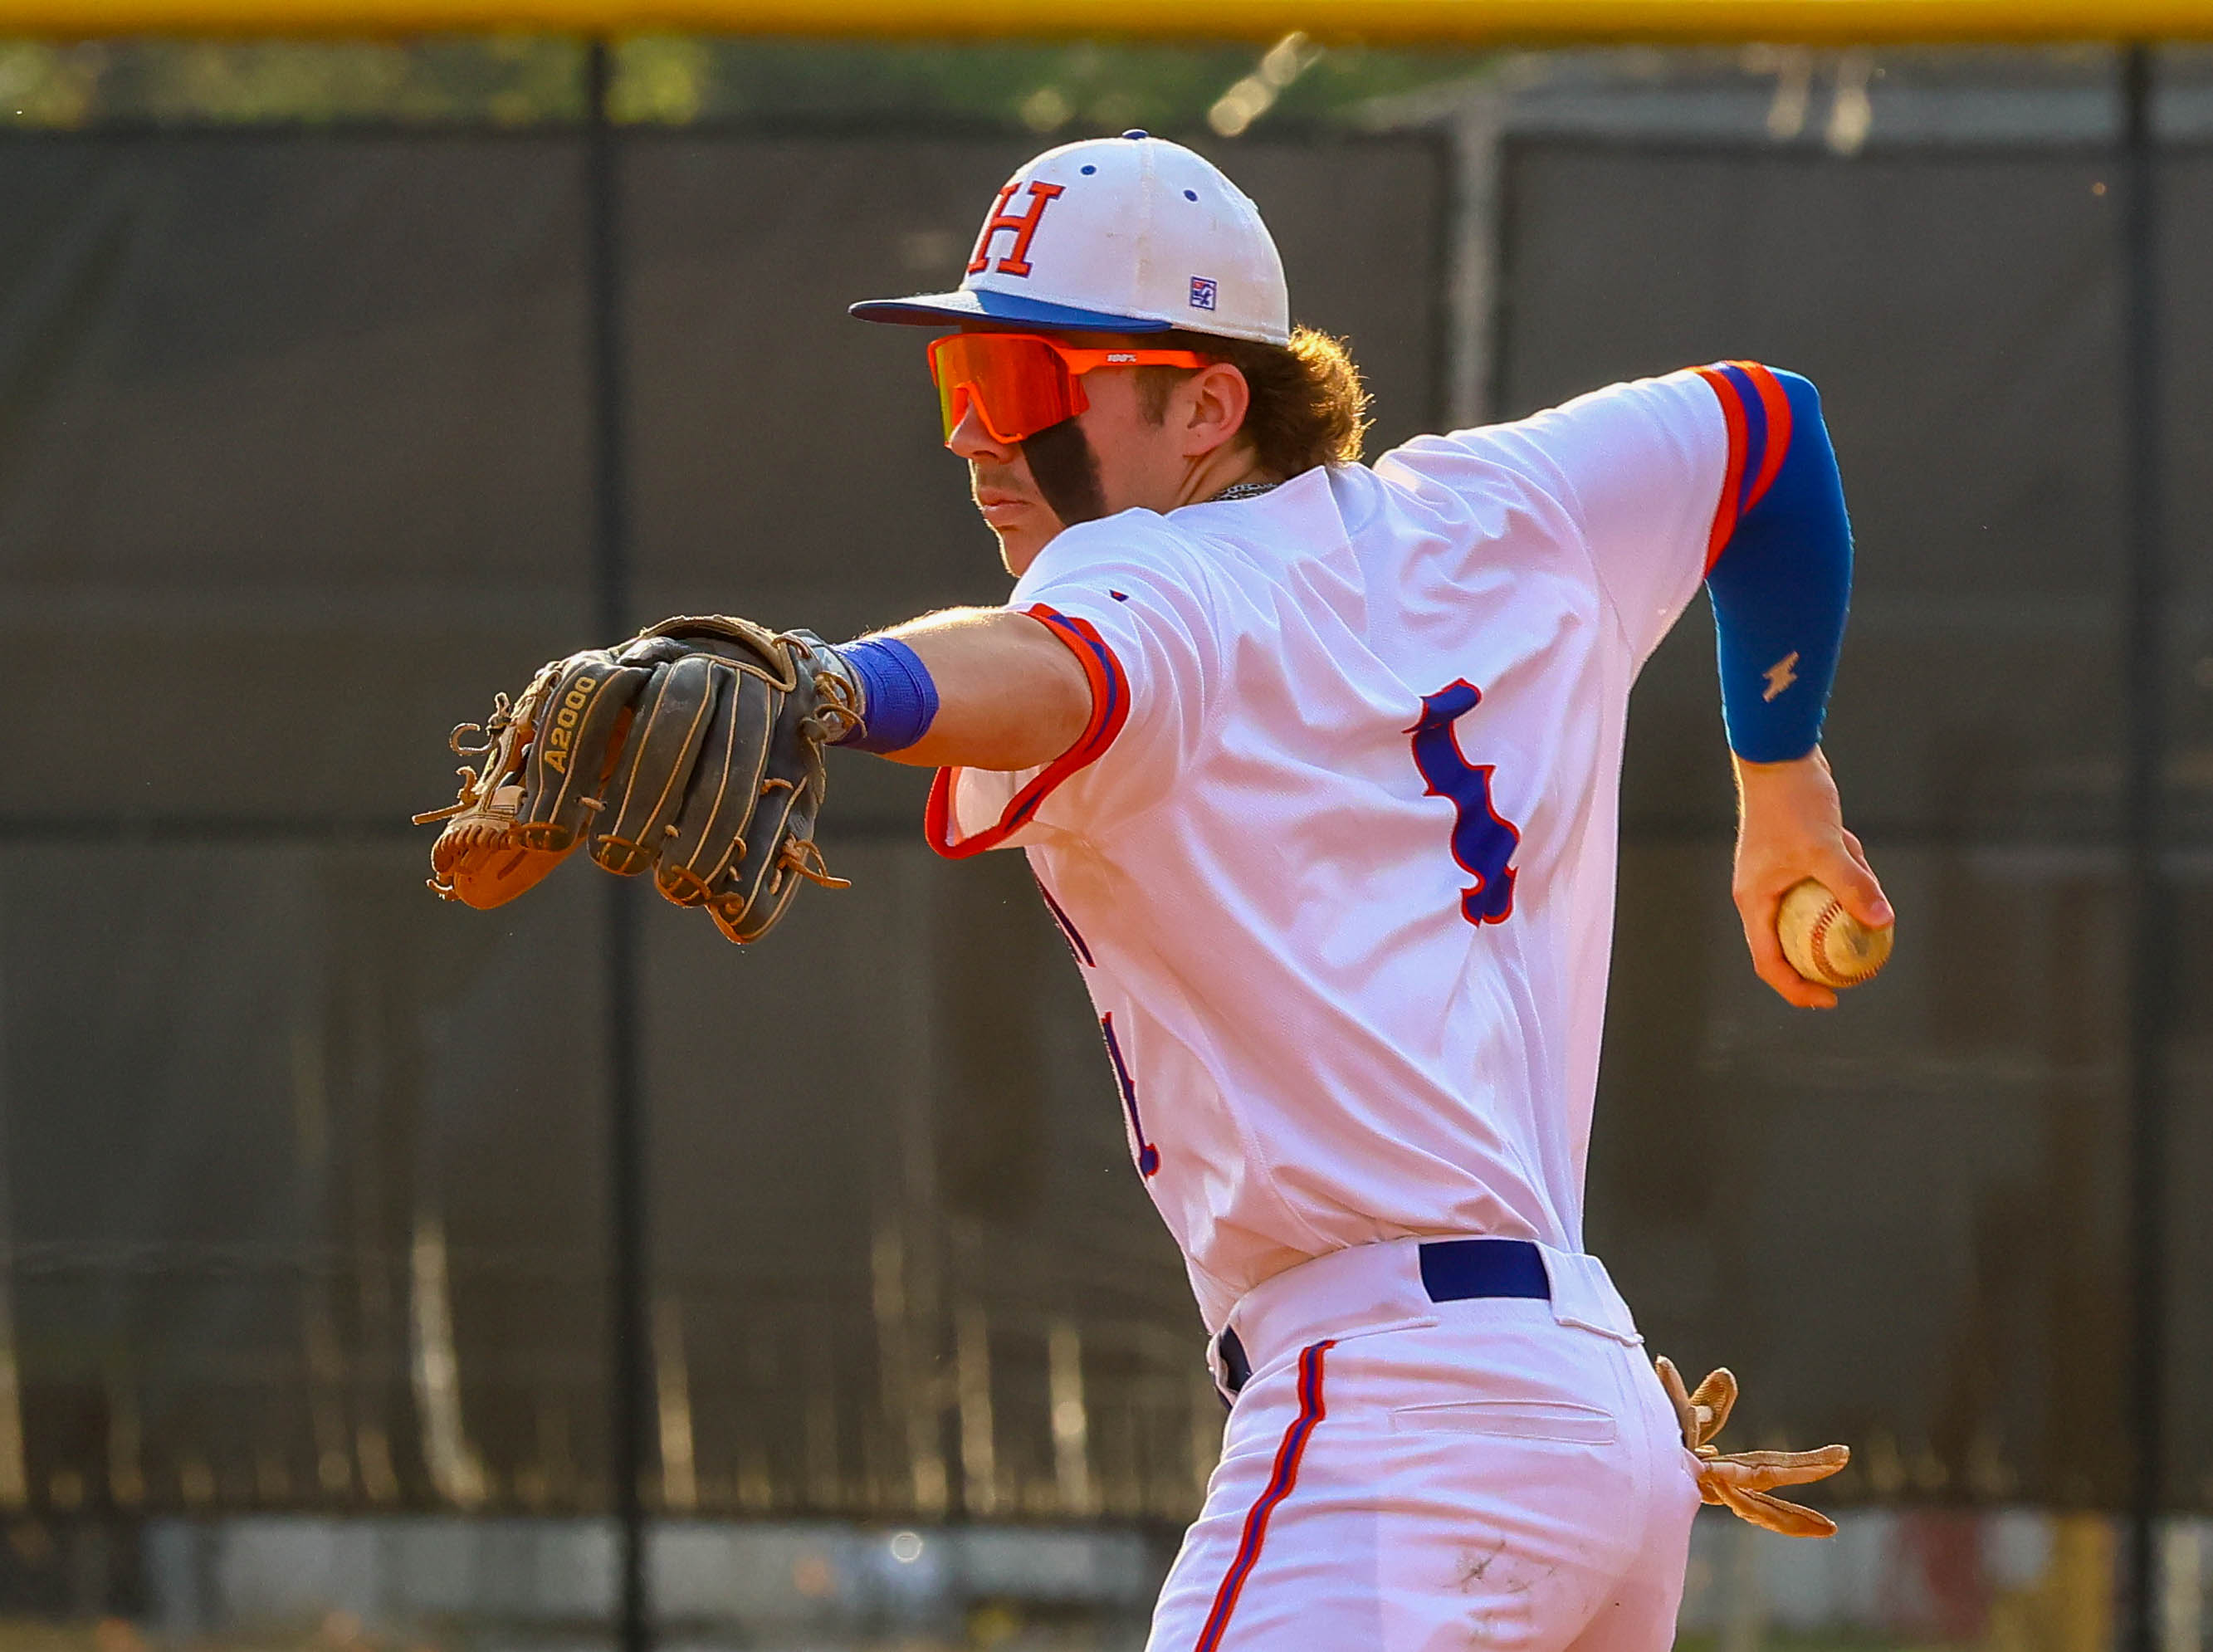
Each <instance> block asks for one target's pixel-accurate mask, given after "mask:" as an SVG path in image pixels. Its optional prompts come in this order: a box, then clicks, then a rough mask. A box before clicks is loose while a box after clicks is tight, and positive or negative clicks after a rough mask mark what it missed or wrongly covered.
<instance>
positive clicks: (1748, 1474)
mask: <svg viewBox="0 0 2213 1652" xmlns="http://www.w3.org/2000/svg"><path fill="white" fill-rule="evenodd" d="M1652 1364H1653V1369H1655V1370H1657V1371H1658V1372H1659V1373H1660V1386H1661V1387H1663V1388H1665V1389H1666V1390H1667V1399H1668V1403H1669V1404H1671V1405H1673V1406H1674V1408H1675V1418H1676V1421H1678V1422H1679V1423H1681V1424H1682V1427H1683V1444H1684V1445H1685V1446H1686V1448H1689V1450H1690V1453H1691V1454H1692V1456H1694V1457H1696V1458H1697V1459H1698V1496H1699V1497H1702V1498H1704V1500H1705V1501H1706V1502H1708V1503H1714V1504H1716V1505H1718V1506H1720V1507H1722V1508H1725V1509H1728V1511H1729V1512H1730V1513H1731V1514H1733V1515H1735V1516H1736V1517H1737V1518H1738V1519H1739V1520H1748V1521H1751V1522H1752V1523H1753V1525H1754V1526H1763V1527H1766V1528H1767V1529H1768V1530H1769V1531H1771V1532H1779V1533H1782V1534H1783V1536H1784V1537H1833V1536H1835V1535H1836V1531H1837V1523H1836V1521H1832V1520H1831V1519H1830V1518H1829V1517H1828V1516H1827V1515H1824V1514H1820V1513H1819V1512H1817V1511H1816V1510H1814V1509H1808V1508H1805V1507H1803V1506H1802V1505H1801V1504H1799V1503H1785V1502H1784V1501H1783V1499H1782V1498H1780V1497H1770V1496H1768V1491H1769V1490H1770V1489H1771V1488H1772V1487H1775V1486H1778V1485H1804V1484H1807V1483H1808V1481H1812V1480H1826V1479H1827V1478H1829V1476H1830V1475H1832V1474H1833V1473H1835V1472H1837V1471H1838V1469H1840V1468H1842V1467H1843V1466H1844V1465H1845V1464H1846V1463H1849V1462H1850V1461H1851V1460H1852V1454H1851V1450H1850V1448H1849V1447H1846V1446H1823V1447H1822V1448H1820V1450H1819V1451H1738V1452H1731V1453H1729V1454H1727V1455H1726V1456H1725V1455H1723V1454H1722V1451H1721V1448H1719V1447H1717V1446H1716V1445H1715V1444H1714V1443H1713V1439H1714V1436H1716V1435H1717V1434H1719V1433H1720V1432H1721V1431H1722V1424H1723V1423H1727V1422H1728V1417H1729V1412H1730V1411H1733V1410H1734V1408H1735V1406H1736V1378H1735V1377H1734V1376H1733V1375H1730V1374H1729V1371H1728V1369H1727V1368H1726V1367H1724V1368H1723V1369H1721V1370H1718V1371H1709V1372H1708V1373H1707V1374H1706V1380H1705V1381H1703V1382H1701V1383H1700V1384H1698V1391H1697V1392H1696V1393H1685V1392H1684V1388H1683V1374H1682V1373H1681V1372H1680V1371H1678V1370H1677V1369H1675V1362H1673V1360H1671V1359H1667V1358H1666V1357H1664V1356H1663V1357H1661V1358H1659V1359H1655V1360H1654V1361H1653V1362H1652Z"/></svg>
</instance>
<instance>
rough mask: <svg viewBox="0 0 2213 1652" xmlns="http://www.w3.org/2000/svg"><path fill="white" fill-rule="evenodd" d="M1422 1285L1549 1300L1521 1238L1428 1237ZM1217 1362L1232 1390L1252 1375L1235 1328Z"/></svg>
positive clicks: (1434, 1294) (1536, 1262)
mask: <svg viewBox="0 0 2213 1652" xmlns="http://www.w3.org/2000/svg"><path fill="white" fill-rule="evenodd" d="M1421 1260H1422V1289H1424V1290H1425V1291H1427V1292H1429V1294H1430V1301H1433V1302H1465V1301H1471V1300H1472V1299H1473V1298H1475V1297H1478V1296H1521V1297H1527V1298H1529V1299H1531V1300H1533V1301H1539V1302H1548V1301H1552V1281H1551V1280H1550V1279H1549V1278H1547V1277H1545V1259H1544V1256H1543V1254H1542V1253H1540V1252H1539V1250H1538V1249H1537V1247H1535V1246H1534V1245H1533V1244H1531V1243H1530V1242H1529V1241H1527V1240H1526V1239H1432V1240H1430V1241H1427V1242H1426V1243H1424V1245H1423V1246H1422V1247H1421ZM1214 1346H1215V1352H1216V1354H1217V1355H1218V1356H1220V1358H1221V1361H1222V1387H1224V1388H1225V1389H1226V1390H1228V1393H1232V1394H1235V1393H1237V1392H1238V1391H1239V1390H1241V1388H1243V1387H1244V1386H1245V1385H1246V1383H1247V1381H1250V1380H1251V1378H1252V1375H1253V1362H1252V1361H1251V1360H1250V1359H1248V1358H1247V1357H1246V1354H1245V1344H1243V1343H1241V1342H1240V1341H1238V1339H1237V1333H1236V1332H1235V1331H1224V1332H1222V1335H1221V1336H1220V1337H1218V1338H1216V1339H1215V1344H1214Z"/></svg>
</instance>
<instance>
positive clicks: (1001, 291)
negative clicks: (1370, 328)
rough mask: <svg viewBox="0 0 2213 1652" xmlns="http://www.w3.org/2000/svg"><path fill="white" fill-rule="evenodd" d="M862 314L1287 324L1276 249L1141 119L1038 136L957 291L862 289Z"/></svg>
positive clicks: (1077, 326) (1202, 171) (1032, 323)
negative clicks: (1107, 133) (876, 292)
mask: <svg viewBox="0 0 2213 1652" xmlns="http://www.w3.org/2000/svg"><path fill="white" fill-rule="evenodd" d="M852 313H853V314H855V315H857V316H859V317H860V318H861V319H862V320H864V321H904V322H908V323H910V324H912V325H916V326H947V325H948V324H951V323H956V322H961V321H1000V322H1007V323H1011V324H1014V325H1016V326H1027V327H1037V328H1068V329H1071V330H1076V331H1082V332H1167V330H1168V329H1169V328H1171V327H1180V328H1182V329H1184V330H1185V331H1186V332H1210V333H1216V334H1219V335H1220V336H1222V337H1223V338H1253V339H1258V340H1259V341H1261V342H1263V343H1265V344H1283V343H1286V342H1288V341H1289V338H1290V336H1291V301H1290V294H1289V290H1287V289H1286V287H1285V286H1284V284H1283V259H1282V258H1281V257H1280V256H1279V255H1278V254H1277V251H1276V243H1275V241H1274V239H1273V238H1272V237H1271V236H1270V235H1269V234H1268V226H1267V225H1266V224H1265V223H1261V222H1260V211H1259V208H1258V207H1256V206H1254V205H1253V203H1252V202H1251V201H1250V200H1248V199H1247V198H1246V197H1245V195H1244V193H1243V192H1241V190H1239V188H1238V187H1237V186H1236V185H1235V184H1233V183H1231V182H1230V181H1229V180H1228V179H1227V178H1225V177H1223V176H1222V173H1221V171H1220V170H1219V169H1218V168H1216V167H1215V165H1214V163H1213V162H1210V161H1208V160H1207V159H1206V158H1205V157H1204V156H1203V155H1197V154H1194V153H1193V152H1192V151H1191V150H1190V149H1186V148H1184V147H1183V145H1182V144H1180V143H1169V142H1168V141H1167V140H1166V139H1165V138H1159V137H1151V136H1149V134H1147V133H1145V132H1141V131H1131V132H1124V133H1123V134H1122V135H1121V137H1099V138H1091V139H1088V140H1087V141H1086V142H1083V143H1066V144H1063V145H1062V146H1061V147H1060V148H1059V149H1047V150H1046V152H1045V153H1044V154H1043V155H1039V156H1038V157H1037V158H1036V159H1035V160H1033V161H1032V162H1029V163H1028V164H1027V165H1026V166H1024V167H1023V168H1021V170H1020V171H1019V172H1017V173H1015V175H1014V176H1013V177H1012V178H1010V179H1009V180H1007V184H1006V187H1005V188H1003V189H1002V190H1001V191H1000V192H999V193H998V197H997V199H996V200H994V201H993V202H992V204H991V211H990V212H989V213H987V214H986V215H985V219H984V229H983V232H982V234H980V235H978V237H977V238H976V248H975V251H974V253H973V254H972V256H971V257H970V259H969V261H968V273H967V277H966V279H965V280H963V281H962V282H961V283H960V288H959V290H957V291H954V292H949V293H920V294H917V295H916V296H913V297H911V298H872V299H869V300H868V301H867V302H863V303H859V304H856V305H854V306H853V307H852Z"/></svg>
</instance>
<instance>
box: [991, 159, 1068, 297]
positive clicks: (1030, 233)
mask: <svg viewBox="0 0 2213 1652" xmlns="http://www.w3.org/2000/svg"><path fill="white" fill-rule="evenodd" d="M1020 188H1021V180H1015V182H1013V183H1010V184H1009V185H1008V186H1006V187H1005V188H1004V189H1002V190H1001V191H1000V192H999V198H998V199H997V200H996V201H994V202H992V203H991V216H990V217H988V218H986V219H985V220H984V233H983V234H982V235H978V236H977V237H976V252H975V255H974V256H973V257H972V258H971V259H969V260H968V273H969V274H970V275H979V274H981V273H982V272H983V271H984V269H985V266H986V265H989V264H991V240H992V237H993V236H995V235H1001V234H1006V235H1012V236H1013V237H1014V238H1015V244H1014V245H1013V246H1012V247H1009V248H1008V250H1007V251H1006V253H1004V254H1003V256H1002V257H1001V258H1000V259H999V262H998V273H999V274H1001V275H1009V276H1027V274H1029V272H1030V243H1031V242H1032V241H1034V240H1036V239H1037V232H1038V225H1039V224H1040V223H1044V222H1045V210H1046V207H1048V206H1050V205H1052V203H1053V201H1054V200H1055V198H1058V196H1060V195H1061V194H1063V193H1064V191H1063V189H1062V187H1061V186H1060V185H1058V184H1047V183H1039V182H1033V183H1032V184H1031V185H1030V186H1029V189H1030V204H1029V208H1028V210H1027V211H1022V212H1009V210H1007V208H1008V205H1009V204H1010V203H1011V202H1012V201H1013V200H1014V198H1015V191H1016V190H1018V189H1020Z"/></svg>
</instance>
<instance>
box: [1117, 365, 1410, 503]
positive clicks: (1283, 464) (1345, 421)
mask: <svg viewBox="0 0 2213 1652" xmlns="http://www.w3.org/2000/svg"><path fill="white" fill-rule="evenodd" d="M1144 342H1145V344H1147V345H1148V346H1149V347H1158V348H1162V349H1168V350H1193V351H1198V353H1199V354H1200V355H1202V356H1204V357H1208V358H1209V359H1210V360H1212V361H1217V362H1227V363H1229V365H1230V366H1232V367H1234V368H1235V369H1237V370H1238V371H1239V372H1240V373H1241V374H1243V375H1245V384H1246V387H1247V389H1248V390H1250V391H1251V392H1252V397H1253V400H1252V405H1251V406H1250V407H1248V408H1247V410H1246V413H1245V428H1244V429H1243V430H1241V431H1240V432H1239V435H1240V436H1241V438H1242V439H1243V440H1244V441H1245V442H1248V443H1249V444H1250V445H1251V447H1252V448H1253V459H1254V460H1255V461H1256V462H1257V463H1258V464H1259V467H1260V468H1261V469H1262V470H1263V471H1265V472H1267V473H1268V474H1269V475H1270V476H1273V477H1278V478H1281V479H1284V480H1289V479H1290V478H1292V477H1294V476H1296V475H1299V474H1300V473H1301V472H1305V471H1310V470H1312V469H1314V466H1317V465H1350V464H1351V463H1352V462H1354V461H1355V460H1357V459H1358V458H1359V457H1360V442H1361V438H1362V436H1364V435H1365V434H1366V433H1367V430H1368V392H1367V391H1366V389H1364V388H1363V387H1362V385H1361V382H1360V369H1359V368H1358V367H1357V366H1356V365H1355V364H1354V363H1353V359H1352V357H1351V356H1350V353H1349V352H1348V351H1346V350H1345V347H1344V340H1343V339H1341V338H1331V337H1330V336H1329V334H1327V333H1326V332H1315V331H1314V329H1313V328H1311V327H1294V328H1293V329H1292V330H1291V341H1290V343H1289V344H1259V343H1256V342H1253V341H1249V340H1247V339H1243V338H1216V337H1215V336H1214V335H1212V334H1210V333H1203V332H1169V333H1162V334H1155V335H1154V337H1153V338H1147V339H1146V340H1145V341H1144ZM1138 372H1139V373H1140V374H1141V375H1143V377H1142V384H1143V405H1144V410H1145V412H1146V415H1147V417H1149V418H1151V419H1152V421H1153V422H1154V423H1155V424H1158V423H1159V422H1160V421H1161V419H1162V418H1166V417H1167V405H1168V391H1169V389H1170V387H1172V386H1173V385H1174V384H1175V383H1176V381H1178V380H1180V379H1183V378H1186V377H1187V376H1188V375H1190V372H1191V369H1188V368H1177V367H1146V368H1140V369H1138Z"/></svg>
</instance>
